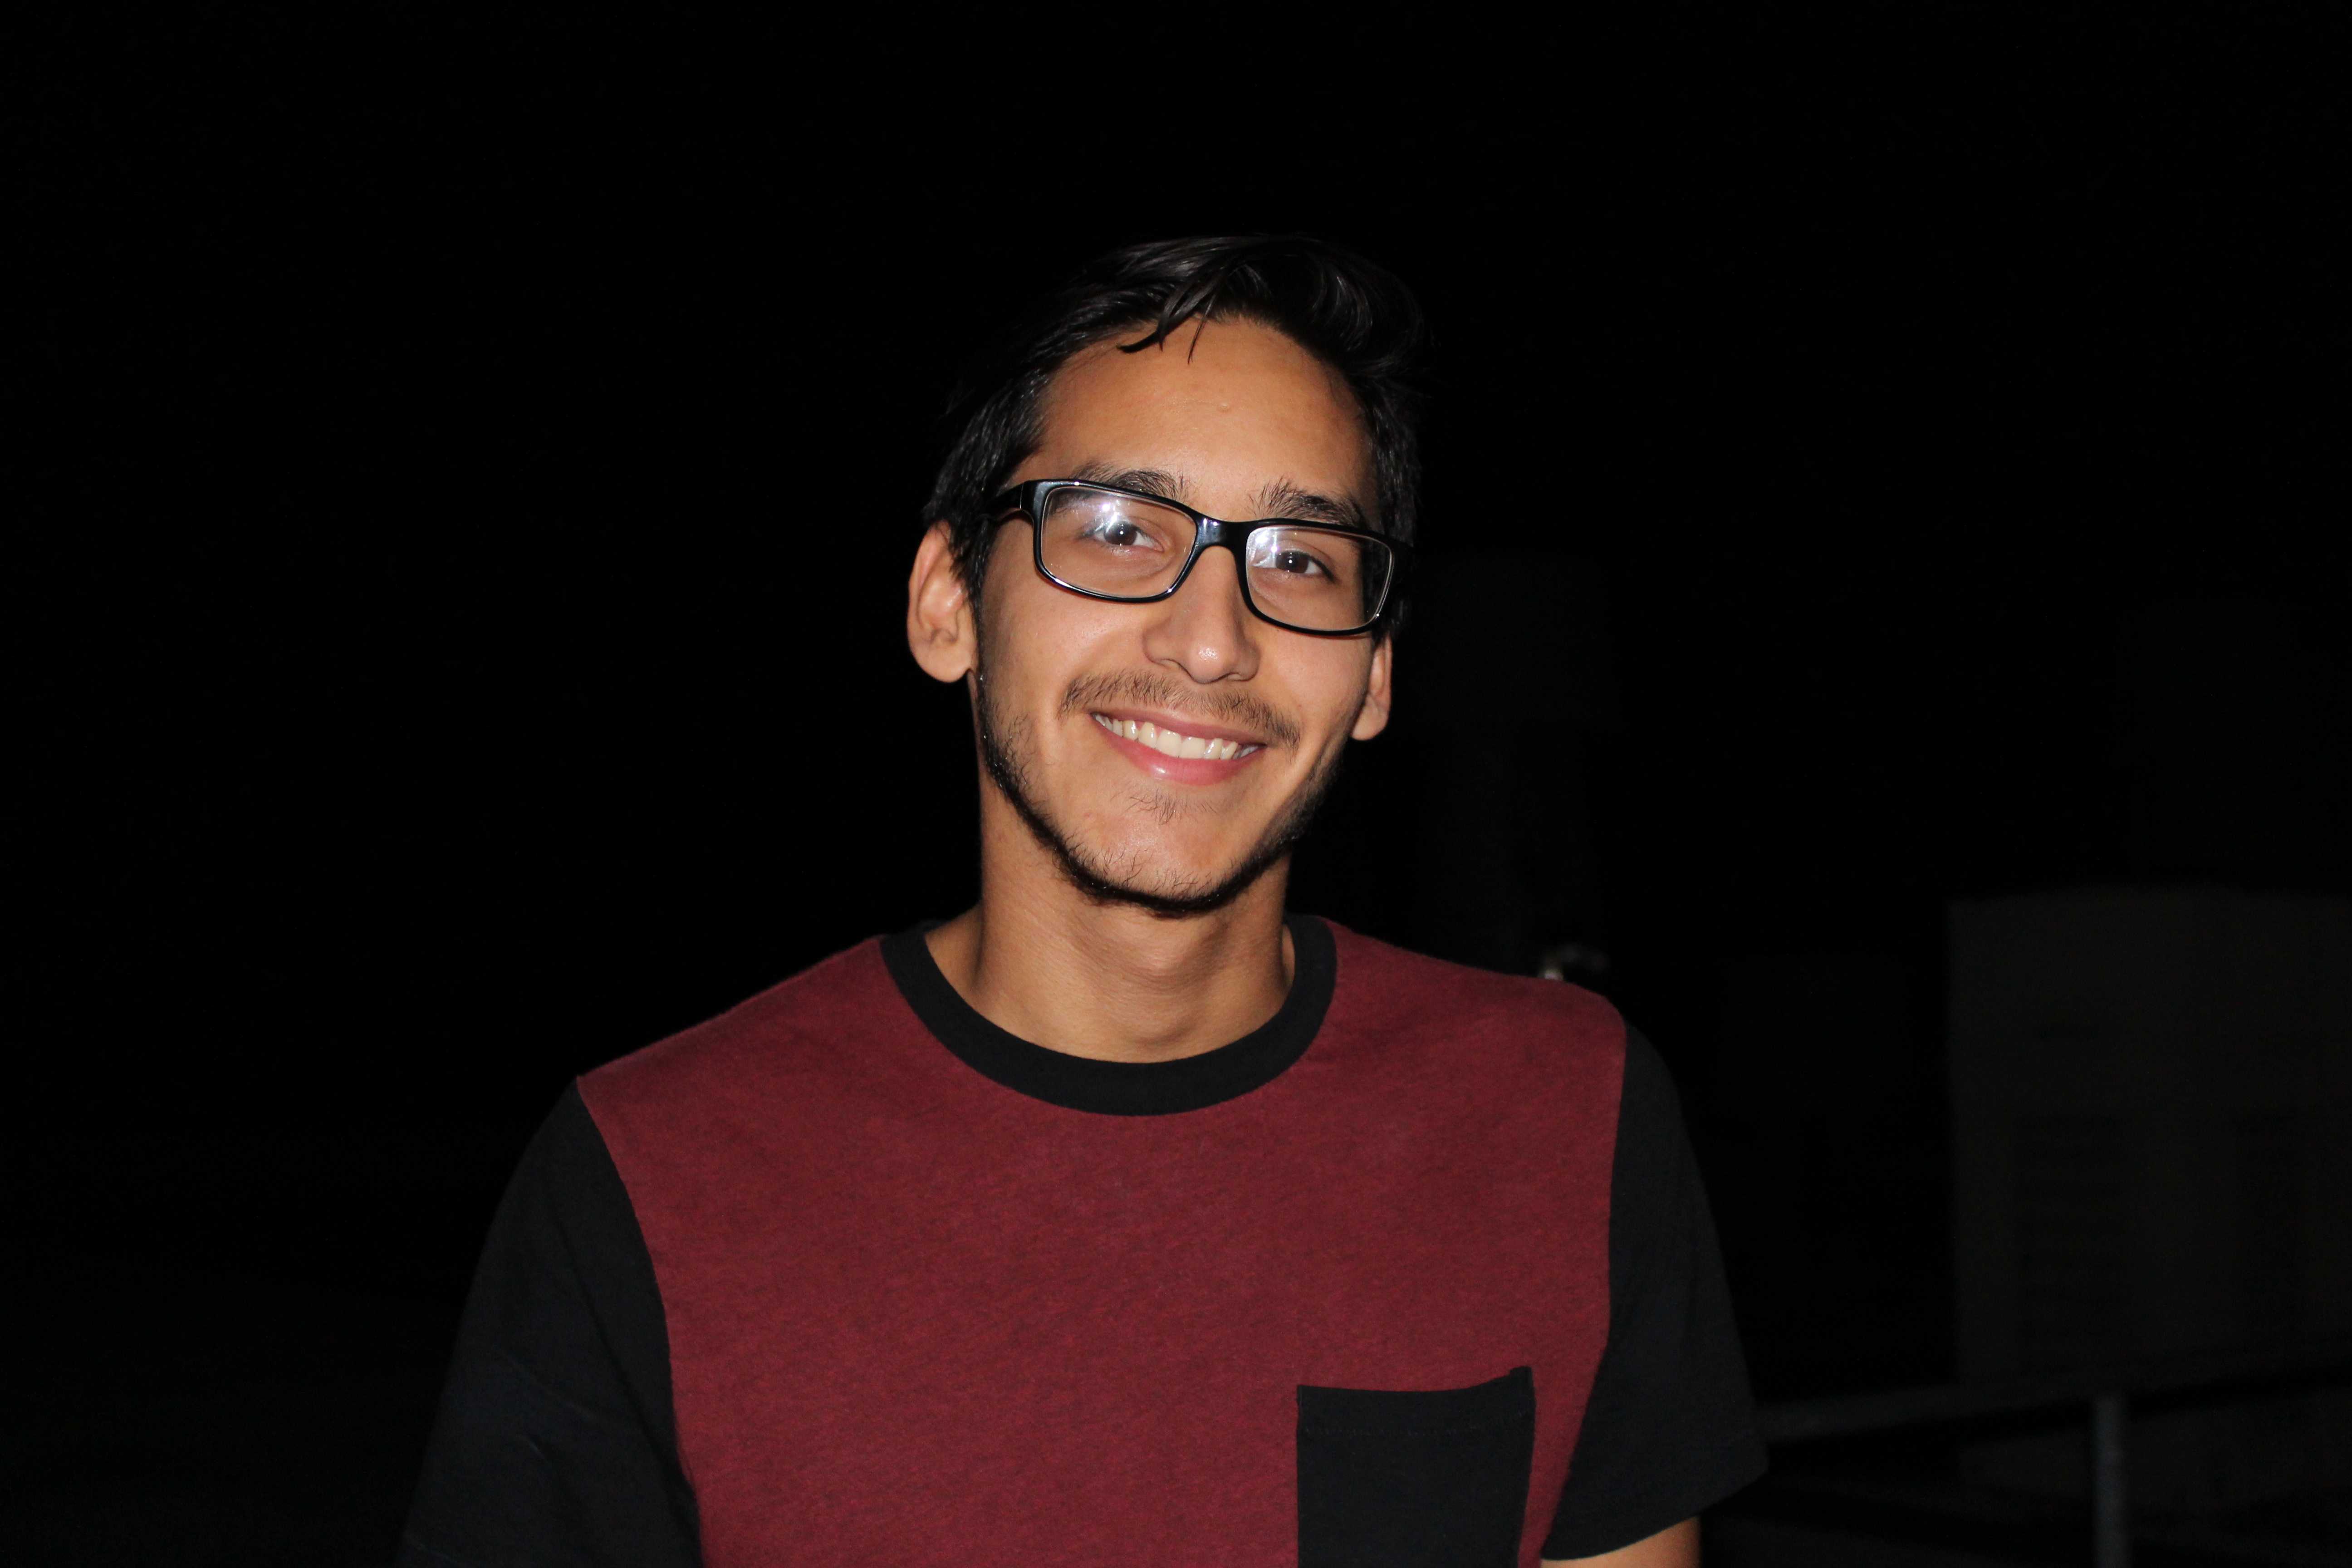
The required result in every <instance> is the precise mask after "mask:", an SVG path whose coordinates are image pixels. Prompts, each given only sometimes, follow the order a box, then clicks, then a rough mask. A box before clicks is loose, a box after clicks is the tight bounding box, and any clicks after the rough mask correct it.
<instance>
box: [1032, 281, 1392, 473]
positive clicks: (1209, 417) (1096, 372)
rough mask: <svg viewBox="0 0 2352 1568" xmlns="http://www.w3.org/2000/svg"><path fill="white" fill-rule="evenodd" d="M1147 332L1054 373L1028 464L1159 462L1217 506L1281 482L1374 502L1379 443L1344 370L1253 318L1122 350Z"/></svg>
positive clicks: (1122, 336)
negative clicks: (1374, 450) (1373, 443)
mask: <svg viewBox="0 0 2352 1568" xmlns="http://www.w3.org/2000/svg"><path fill="white" fill-rule="evenodd" d="M1139 335H1141V329H1139V330H1137V331H1122V332H1120V333H1118V334H1117V335H1116V336H1115V337H1113V338H1112V339H1111V340H1110V341H1108V342H1103V343H1098V344H1097V345H1095V346H1094V347H1092V348H1089V349H1086V350H1083V351H1081V352H1080V353H1078V354H1077V355H1076V357H1074V358H1073V359H1072V360H1071V361H1070V363H1067V364H1066V365H1064V366H1063V367H1062V369H1061V371H1060V372H1059V373H1057V374H1055V377H1054V379H1053V381H1052V382H1051V383H1050V384H1048V385H1047V386H1046V389H1045V396H1044V397H1043V399H1042V400H1041V404H1040V409H1039V413H1040V416H1041V418H1040V431H1039V435H1040V440H1039V443H1038V448H1037V452H1036V454H1035V456H1034V458H1032V459H1031V460H1030V461H1029V462H1027V463H1024V464H1023V465H1022V471H1023V472H1024V474H1025V475H1027V476H1029V477H1034V478H1045V477H1049V476H1051V475H1063V474H1068V473H1073V472H1076V470H1077V469H1078V468H1080V467H1081V466H1084V465H1089V464H1092V465H1108V466H1109V467H1113V468H1157V469H1161V470H1164V471H1166V472H1170V473H1174V474H1181V475H1185V476H1188V477H1189V478H1190V479H1192V484H1193V488H1194V489H1196V490H1197V491H1198V493H1197V494H1196V495H1195V496H1194V497H1193V498H1192V500H1193V503H1194V504H1195V505H1197V506H1201V507H1202V508H1203V510H1211V511H1214V510H1216V509H1217V508H1218V506H1220V505H1230V504H1233V500H1238V499H1240V498H1241V497H1242V496H1244V495H1245V494H1254V493H1256V492H1258V491H1260V490H1262V489H1264V488H1265V486H1267V485H1268V484H1271V483H1277V482H1281V483H1287V484H1289V485H1291V486H1294V487H1296V488H1297V489H1306V490H1314V491H1318V492H1321V493H1324V494H1328V495H1335V496H1345V497H1347V498H1349V499H1350V500H1354V501H1356V502H1357V503H1358V505H1359V506H1360V508H1361V509H1362V510H1363V511H1365V512H1366V513H1368V514H1369V513H1370V512H1371V511H1372V510H1374V508H1373V495H1372V465H1371V447H1370V442H1369V440H1368V439H1367V438H1366V436H1365V432H1364V424H1363V418H1362V416H1361V415H1360V413H1359V412H1358V409H1357V405H1356V400H1355V397H1354V395H1353V394H1351V393H1350V392H1349V390H1348V384H1347V382H1346V380H1345V379H1344V378H1343V377H1342V376H1340V374H1339V373H1338V372H1337V371H1334V370H1333V369H1331V368H1330V367H1329V366H1328V365H1327V364H1325V363H1323V362H1322V361H1320V360H1318V359H1317V358H1316V357H1315V356H1314V355H1313V354H1310V353H1307V351H1306V350H1305V349H1303V348H1301V347H1299V346H1298V344H1297V343H1296V342H1293V341H1291V340H1290V339H1289V338H1287V337H1286V336H1284V335H1283V334H1282V333H1280V332H1278V331H1275V330H1274V329H1272V328H1270V327H1265V326H1261V325H1259V324H1258V323H1256V322H1255V321H1209V322H1201V321H1191V322H1187V323H1185V324H1184V325H1183V326H1181V327H1179V328H1177V329H1176V331H1173V332H1171V333H1170V334H1169V335H1168V337H1167V338H1166V339H1165V340H1164V341H1162V342H1159V343H1156V344H1154V345H1152V346H1151V347H1150V348H1147V349H1142V350H1139V351H1138V352H1137V353H1121V352H1120V351H1119V349H1118V346H1117V345H1118V343H1120V342H1133V341H1134V340H1135V338H1136V337H1138V336H1139ZM1228 498H1232V499H1230V500H1229V499H1228ZM1228 515H1230V514H1228Z"/></svg>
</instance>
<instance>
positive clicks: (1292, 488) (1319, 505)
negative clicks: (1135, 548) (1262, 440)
mask: <svg viewBox="0 0 2352 1568" xmlns="http://www.w3.org/2000/svg"><path fill="white" fill-rule="evenodd" d="M1070 478H1072V479H1080V480H1084V481H1085V482H1086V483H1087V484H1090V485H1108V486H1109V487H1111V488H1112V489H1120V490H1133V491H1135V492H1136V493H1137V494H1139V495H1148V496H1158V497H1159V498H1160V499H1161V500H1173V501H1182V502H1183V503H1184V504H1186V505H1187V506H1190V505H1192V485H1191V484H1190V483H1189V482H1188V481H1187V480H1186V479H1185V478H1184V476H1183V475H1181V474H1173V473H1170V472H1169V471H1168V470H1167V469H1165V468H1113V467H1112V466H1111V465H1110V464H1108V463H1107V462H1100V461H1096V462H1089V463H1082V464H1080V465H1079V466H1078V467H1077V468H1076V470H1074V471H1073V472H1072V473H1071V475H1070ZM1253 504H1254V505H1255V506H1256V507H1257V509H1258V516H1257V517H1255V518H1250V519H1237V520H1235V521H1253V522H1255V521H1264V520H1265V519H1269V518H1296V519H1297V521H1300V522H1328V523H1336V524H1337V525H1339V527H1341V528H1363V529H1369V528H1370V527H1371V523H1370V520H1368V519H1367V518H1366V517H1365V516H1364V509H1363V508H1362V507H1360V506H1359V505H1357V504H1356V503H1355V502H1354V501H1352V500H1346V499H1345V498H1340V499H1334V498H1332V497H1330V496H1327V495H1322V494H1319V493H1318V492H1317V491H1314V490H1309V489H1300V488H1299V487H1298V486H1297V485H1295V484H1293V483H1292V482H1291V481H1290V480H1288V479H1274V480H1270V481H1269V482H1267V483H1266V484H1265V485H1263V486H1261V487H1260V488H1259V489H1258V492H1257V498H1256V500H1255V502H1254V503H1253Z"/></svg>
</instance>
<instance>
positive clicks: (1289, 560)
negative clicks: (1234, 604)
mask: <svg viewBox="0 0 2352 1568" xmlns="http://www.w3.org/2000/svg"><path fill="white" fill-rule="evenodd" d="M1250 569H1251V570H1252V571H1255V572H1276V573H1279V574H1282V575H1284V576H1286V577H1291V578H1295V579H1299V580H1302V581H1303V580H1306V579H1309V578H1315V577H1328V576H1330V575H1331V568H1330V567H1329V565H1328V564H1327V563H1325V562H1324V561H1323V560H1322V559H1321V558H1319V557H1318V556H1317V555H1315V554H1313V553H1312V552H1308V551H1305V550H1301V549H1299V548H1298V547H1297V545H1295V544H1276V543H1273V542H1268V543H1266V544H1264V545H1261V546H1260V547H1259V548H1258V549H1256V550H1255V551H1253V552H1251V555H1250Z"/></svg>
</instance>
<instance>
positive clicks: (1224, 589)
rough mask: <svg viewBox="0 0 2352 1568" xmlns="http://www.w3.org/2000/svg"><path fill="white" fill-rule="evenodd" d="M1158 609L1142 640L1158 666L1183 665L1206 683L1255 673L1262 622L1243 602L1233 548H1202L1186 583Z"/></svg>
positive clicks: (1237, 678) (1190, 673)
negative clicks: (1258, 637)
mask: <svg viewBox="0 0 2352 1568" xmlns="http://www.w3.org/2000/svg"><path fill="white" fill-rule="evenodd" d="M1154 608H1155V609H1156V610H1157V611H1158V614H1156V615H1154V616H1152V618H1151V624H1150V626H1149V627H1148V628H1147V629H1146V630H1145V632H1144V643H1143V651H1144V653H1145V655H1146V656H1147V657H1149V658H1150V660H1151V661H1152V662H1153V663H1154V664H1159V665H1164V666H1168V667H1170V668H1178V669H1181V670H1182V671H1183V672H1184V673H1185V674H1186V675H1188V676H1190V677H1191V678H1192V679H1194V680H1196V681H1198V682H1200V683H1201V684H1202V685H1204V686H1205V685H1207V684H1208V683H1209V682H1211V681H1213V680H1247V679H1249V678H1250V677H1251V676H1253V675H1255V674H1256V673H1257V660H1258V643H1257V628H1258V626H1260V625H1261V624H1262V623H1260V622H1259V620H1258V618H1257V617H1256V616H1253V615H1251V614H1250V612H1249V606H1248V605H1245V604H1244V603H1243V602H1242V582H1241V562H1240V560H1239V559H1238V558H1237V557H1236V556H1235V555H1234V552H1232V551H1230V550H1214V549H1213V550H1204V551H1202V552H1201V558H1200V559H1199V560H1198V561H1195V562H1194V563H1192V572H1191V573H1190V574H1188V575H1187V576H1186V577H1185V579H1184V585H1183V586H1182V587H1181V588H1179V589H1177V590H1176V593H1175V595H1174V596H1173V597H1171V598H1168V599H1163V600H1162V601H1160V604H1159V605H1156V606H1154Z"/></svg>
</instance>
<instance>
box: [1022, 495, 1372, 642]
mask: <svg viewBox="0 0 2352 1568" xmlns="http://www.w3.org/2000/svg"><path fill="white" fill-rule="evenodd" d="M1040 510H1042V511H1043V512H1044V513H1045V515H1044V516H1043V517H1041V518H1039V519H1038V520H1037V539H1038V551H1039V554H1040V556H1041V558H1042V559H1043V560H1044V561H1045V570H1046V571H1047V572H1049V573H1051V574H1053V575H1054V576H1055V577H1057V578H1059V579H1060V580H1061V581H1062V582H1065V583H1066V584H1069V585H1070V586H1071V587H1073V588H1083V589H1085V590H1086V591H1087V592H1088V593H1090V594H1106V595H1111V596H1112V597H1115V598H1121V599H1148V598H1150V597H1152V596H1153V595H1157V594H1159V593H1160V592H1161V591H1163V590H1164V589H1166V588H1167V586H1168V584H1171V583H1172V582H1174V581H1175V580H1176V574H1178V573H1179V572H1181V571H1182V570H1183V569H1184V562H1185V558H1186V557H1187V556H1189V555H1191V554H1192V538H1193V531H1194V530H1193V523H1192V518H1191V517H1190V516H1188V515H1187V514H1185V513H1183V512H1181V511H1179V510H1176V509H1175V508H1174V507H1171V506H1162V505H1160V504H1159V503H1157V502H1153V501H1148V500H1138V499H1136V498H1135V497H1133V496H1128V495H1121V494H1119V493H1118V492H1117V491H1115V490H1100V489H1093V488H1091V487H1088V486H1085V485H1067V486H1064V487H1061V488H1059V489H1054V490H1052V491H1049V492H1048V493H1047V495H1046V498H1045V504H1044V506H1043V507H1042V508H1040ZM1242 559H1243V563H1244V568H1245V569H1246V571H1247V572H1248V574H1249V597H1250V602H1251V603H1252V604H1254V605H1256V606H1257V607H1258V609H1259V610H1260V611H1261V612H1263V613H1264V614H1265V616H1268V617H1269V618H1270V619H1273V620H1277V621H1281V622H1283V623H1285V624H1286V625H1288V626H1298V627H1301V628H1303V629H1305V630H1307V631H1352V630H1354V629H1356V628H1357V627H1360V626H1364V625H1365V624H1367V623H1368V622H1370V620H1371V619H1372V617H1373V616H1377V615H1378V614H1379V613H1380V608H1381V600H1382V598H1383V597H1384V596H1385V595H1386V592H1387V588H1388V580H1389V574H1390V572H1391V570H1392V563H1393V559H1394V558H1393V556H1392V555H1391V552H1390V551H1389V547H1388V546H1387V545H1385V544H1383V543H1381V542H1380V541H1379V540H1376V539H1365V538H1362V537H1360V536H1359V535H1356V534H1351V533H1339V532H1336V531H1332V530H1330V529H1325V528H1317V527H1315V526H1314V525H1313V524H1311V523H1290V522H1285V523H1274V524H1269V525H1268V526H1266V527H1264V528H1255V529H1252V530H1251V531H1250V532H1249V536H1248V538H1247V539H1246V540H1244V542H1243V546H1242Z"/></svg>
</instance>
